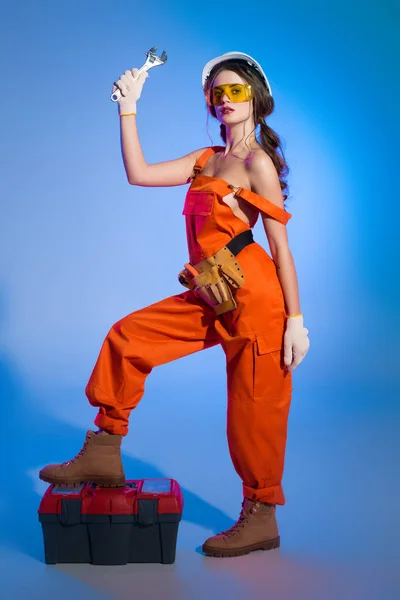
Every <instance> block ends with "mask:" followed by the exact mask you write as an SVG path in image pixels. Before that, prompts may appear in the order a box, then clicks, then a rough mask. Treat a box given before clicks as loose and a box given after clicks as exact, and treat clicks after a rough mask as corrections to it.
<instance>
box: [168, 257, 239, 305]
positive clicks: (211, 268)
mask: <svg viewBox="0 0 400 600" xmlns="http://www.w3.org/2000/svg"><path fill="white" fill-rule="evenodd" d="M178 279H179V282H180V283H181V284H182V285H183V286H185V287H187V288H189V289H191V290H194V291H195V292H197V294H198V295H199V296H200V297H201V298H202V299H203V300H205V301H206V302H207V304H209V305H210V306H212V307H213V308H214V310H215V312H216V314H217V315H222V314H223V313H226V312H229V311H231V310H234V309H235V308H236V306H237V305H236V302H235V299H234V296H233V291H234V290H235V289H237V288H240V287H241V286H242V285H243V283H244V274H243V271H242V269H241V267H240V265H239V262H238V260H237V257H236V256H235V255H234V254H232V252H231V251H230V250H229V249H228V248H227V247H226V246H224V247H223V248H221V250H218V252H216V253H215V254H213V256H210V257H209V258H205V259H204V260H202V261H201V262H199V263H197V264H196V265H191V264H185V268H184V270H183V271H181V272H180V273H179V275H178Z"/></svg>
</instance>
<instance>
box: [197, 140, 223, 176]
mask: <svg viewBox="0 0 400 600" xmlns="http://www.w3.org/2000/svg"><path fill="white" fill-rule="evenodd" d="M223 148H224V146H210V147H209V148H207V150H204V152H203V153H202V154H200V156H199V158H198V159H197V161H196V164H195V165H194V167H193V176H192V178H194V177H196V175H197V173H200V171H202V170H203V168H204V166H205V164H206V162H207V161H208V159H209V158H210V156H212V155H213V154H215V153H216V152H218V150H223Z"/></svg>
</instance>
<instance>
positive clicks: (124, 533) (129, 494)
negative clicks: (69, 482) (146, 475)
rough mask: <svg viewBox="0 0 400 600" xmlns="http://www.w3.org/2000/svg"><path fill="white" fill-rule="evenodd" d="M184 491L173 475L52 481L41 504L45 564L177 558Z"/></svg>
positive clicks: (168, 562) (163, 561)
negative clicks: (109, 481)
mask: <svg viewBox="0 0 400 600" xmlns="http://www.w3.org/2000/svg"><path fill="white" fill-rule="evenodd" d="M182 511H183V496H182V492H181V489H180V486H179V484H178V483H177V481H175V480H174V479H141V480H130V481H126V483H125V485H124V486H123V487H108V488H106V487H100V486H98V485H96V484H95V483H90V482H86V483H82V484H81V485H80V486H76V487H68V486H58V485H50V486H49V488H48V489H47V491H46V492H45V494H44V496H43V498H42V500H41V502H40V506H39V510H38V514H39V522H40V523H41V525H42V530H43V539H44V554H45V562H46V563H47V564H56V563H91V564H93V565H124V564H127V563H144V562H149V563H165V564H172V563H173V562H174V561H175V551H176V540H177V535H178V526H179V522H180V520H181V518H182Z"/></svg>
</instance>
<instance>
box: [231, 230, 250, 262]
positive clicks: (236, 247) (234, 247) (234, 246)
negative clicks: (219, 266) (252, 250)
mask: <svg viewBox="0 0 400 600" xmlns="http://www.w3.org/2000/svg"><path fill="white" fill-rule="evenodd" d="M253 242H254V238H253V232H252V230H251V229H246V230H245V231H242V233H239V235H237V236H235V237H234V238H232V239H231V241H230V242H229V243H228V244H226V247H227V248H228V250H229V251H230V252H232V254H233V255H234V256H237V255H238V254H239V252H240V251H241V250H243V248H245V247H246V246H248V245H249V244H252V243H253Z"/></svg>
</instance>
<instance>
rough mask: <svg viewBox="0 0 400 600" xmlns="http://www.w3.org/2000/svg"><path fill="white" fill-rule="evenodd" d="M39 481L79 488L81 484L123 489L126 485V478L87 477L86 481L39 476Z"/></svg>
mask: <svg viewBox="0 0 400 600" xmlns="http://www.w3.org/2000/svg"><path fill="white" fill-rule="evenodd" d="M39 479H41V480H42V481H45V482H46V483H51V484H52V485H71V486H78V485H80V484H81V483H86V482H88V483H96V484H97V485H100V486H102V487H123V486H124V485H125V477H97V476H93V477H90V476H85V478H84V479H67V478H64V479H63V478H62V477H46V476H45V475H39Z"/></svg>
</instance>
